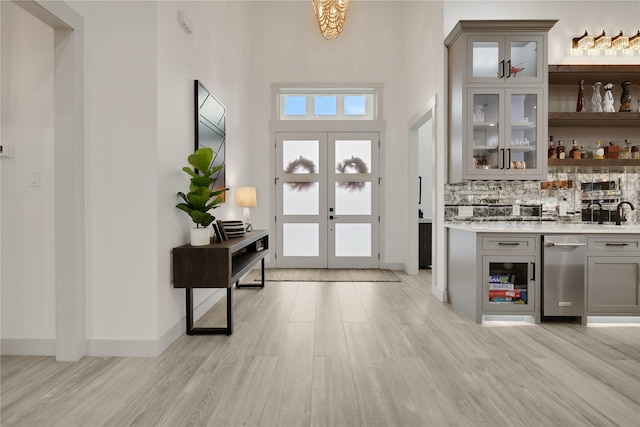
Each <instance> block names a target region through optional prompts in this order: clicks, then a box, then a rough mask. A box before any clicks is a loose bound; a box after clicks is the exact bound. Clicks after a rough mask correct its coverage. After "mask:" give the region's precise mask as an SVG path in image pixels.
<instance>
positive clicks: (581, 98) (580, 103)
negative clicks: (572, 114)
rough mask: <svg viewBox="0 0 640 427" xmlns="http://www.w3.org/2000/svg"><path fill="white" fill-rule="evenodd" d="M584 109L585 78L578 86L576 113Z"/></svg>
mask: <svg viewBox="0 0 640 427" xmlns="http://www.w3.org/2000/svg"><path fill="white" fill-rule="evenodd" d="M583 111H584V80H580V82H579V86H578V102H577V103H576V113H582V112H583Z"/></svg>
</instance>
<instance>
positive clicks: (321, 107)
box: [278, 88, 378, 120]
mask: <svg viewBox="0 0 640 427" xmlns="http://www.w3.org/2000/svg"><path fill="white" fill-rule="evenodd" d="M278 95H279V96H278V112H279V114H278V118H279V120H377V110H378V108H377V91H376V89H373V88H368V89H364V88H355V89H354V88H348V89H335V88H333V89H300V88H295V89H287V88H280V89H279V91H278Z"/></svg>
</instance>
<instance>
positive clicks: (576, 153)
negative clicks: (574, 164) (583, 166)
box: [569, 139, 580, 159]
mask: <svg viewBox="0 0 640 427" xmlns="http://www.w3.org/2000/svg"><path fill="white" fill-rule="evenodd" d="M569 158H570V159H579V158H580V149H579V148H578V142H577V141H576V140H575V139H574V140H573V142H572V143H571V151H569Z"/></svg>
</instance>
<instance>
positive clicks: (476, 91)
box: [445, 20, 556, 182]
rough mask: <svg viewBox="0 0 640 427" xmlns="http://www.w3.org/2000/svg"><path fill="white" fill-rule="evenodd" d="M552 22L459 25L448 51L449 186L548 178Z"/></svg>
mask: <svg viewBox="0 0 640 427" xmlns="http://www.w3.org/2000/svg"><path fill="white" fill-rule="evenodd" d="M555 22H556V21H554V20H535V21H534V20H523V21H460V22H459V23H458V24H457V25H456V27H455V28H454V29H453V30H452V31H451V33H450V34H449V36H448V37H447V39H446V40H445V44H446V46H447V48H448V54H449V58H448V79H449V90H448V100H449V112H448V120H449V137H448V143H449V182H458V181H460V180H470V179H523V180H524V179H527V180H528V179H533V180H542V179H545V178H546V173H547V164H546V148H547V142H546V141H547V138H548V137H547V100H546V98H547V72H546V69H547V32H548V31H549V29H550V28H551V27H552V26H553V25H554V24H555Z"/></svg>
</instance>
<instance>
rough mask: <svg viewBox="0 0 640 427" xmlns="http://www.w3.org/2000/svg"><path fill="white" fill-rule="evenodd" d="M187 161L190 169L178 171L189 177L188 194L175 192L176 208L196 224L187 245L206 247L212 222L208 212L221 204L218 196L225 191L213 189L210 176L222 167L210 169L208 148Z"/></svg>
mask: <svg viewBox="0 0 640 427" xmlns="http://www.w3.org/2000/svg"><path fill="white" fill-rule="evenodd" d="M187 160H188V162H189V164H190V165H191V166H192V167H188V166H185V167H184V168H182V170H183V171H185V172H186V173H187V174H189V176H191V180H190V181H191V183H190V185H189V192H188V193H187V194H185V193H183V192H182V191H180V192H178V196H180V197H181V198H182V200H183V201H184V203H178V204H177V205H176V208H178V209H180V210H182V211H184V212H186V213H187V214H188V215H189V216H190V217H191V220H192V221H193V223H194V224H196V227H195V228H193V229H192V231H191V245H192V246H203V245H208V244H209V243H210V234H209V232H210V230H211V229H210V228H209V225H210V224H211V223H212V222H213V221H214V220H215V217H214V216H213V215H211V214H210V213H209V211H210V210H211V209H215V208H217V207H218V204H220V203H222V202H223V198H222V196H221V195H222V194H223V193H224V192H225V191H226V190H228V189H227V188H223V189H221V190H213V187H214V185H215V184H216V178H213V177H212V176H213V175H214V174H216V173H217V172H218V171H220V169H222V168H223V167H224V166H222V165H219V166H213V164H212V160H213V150H212V149H211V148H208V147H205V148H199V149H198V150H196V152H195V153H193V154H191V155H190V156H189V157H188V159H187Z"/></svg>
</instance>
